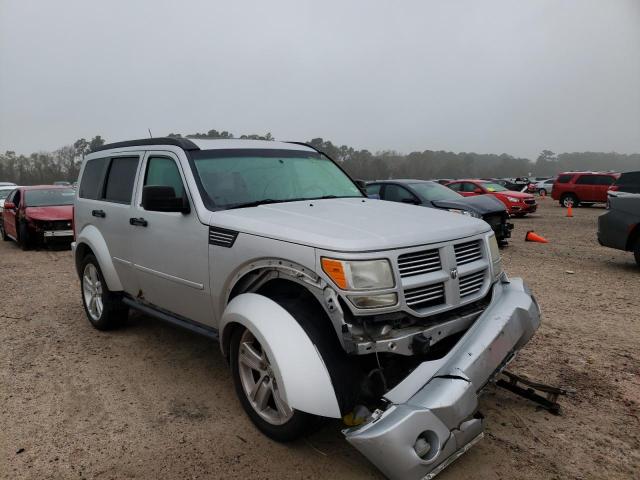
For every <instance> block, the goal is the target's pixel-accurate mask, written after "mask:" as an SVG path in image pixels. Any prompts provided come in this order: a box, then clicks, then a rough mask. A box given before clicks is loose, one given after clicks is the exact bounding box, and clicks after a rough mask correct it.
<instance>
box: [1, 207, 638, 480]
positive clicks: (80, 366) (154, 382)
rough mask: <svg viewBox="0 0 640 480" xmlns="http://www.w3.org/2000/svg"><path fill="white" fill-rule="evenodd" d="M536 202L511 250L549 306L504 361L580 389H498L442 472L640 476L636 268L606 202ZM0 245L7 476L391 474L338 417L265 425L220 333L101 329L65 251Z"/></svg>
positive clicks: (134, 322)
mask: <svg viewBox="0 0 640 480" xmlns="http://www.w3.org/2000/svg"><path fill="white" fill-rule="evenodd" d="M541 203H542V205H541V210H540V211H539V213H538V214H536V215H533V216H530V217H528V218H524V219H514V223H515V224H516V229H515V230H514V237H515V238H514V239H513V240H512V241H511V245H510V246H509V247H508V248H506V249H505V250H503V255H504V264H505V269H506V270H507V272H509V274H510V275H511V276H522V277H524V278H525V280H526V281H527V282H528V283H529V285H530V286H531V288H532V290H533V291H534V293H535V295H536V297H537V299H538V300H539V302H540V304H541V306H542V309H543V312H544V320H543V322H544V323H543V326H542V327H541V328H540V330H539V331H538V333H537V334H536V335H535V337H534V338H533V340H532V341H531V342H530V343H529V344H528V345H527V346H526V348H525V349H524V350H523V351H522V352H521V353H520V355H519V356H518V358H517V359H516V361H515V362H514V363H513V364H512V365H511V366H510V370H512V371H514V372H516V373H520V374H526V375H528V376H530V377H531V378H533V379H536V380H539V381H543V382H548V383H550V384H555V385H564V386H568V387H572V388H575V389H576V391H577V393H576V395H575V396H574V397H572V398H563V399H561V403H562V406H563V413H562V415H561V416H559V417H556V416H553V415H551V414H549V413H547V412H545V411H542V410H538V409H536V407H535V405H534V404H532V403H530V402H528V401H526V400H524V399H521V398H519V397H516V396H514V395H512V394H511V393H509V392H507V391H503V390H496V389H495V388H494V387H489V388H488V389H487V392H486V394H485V395H484V396H483V397H482V399H481V411H482V412H483V413H484V414H485V416H486V438H485V440H484V441H482V442H480V443H479V444H478V445H477V446H475V447H474V448H473V449H471V450H470V451H469V452H468V453H467V454H466V455H464V456H463V457H462V458H460V460H458V461H457V462H456V463H455V464H453V465H452V466H451V467H449V468H448V469H447V470H446V471H445V472H443V473H442V474H441V476H440V477H439V478H442V480H446V479H454V478H455V479H471V478H474V479H477V478H491V479H494V478H521V479H540V478H585V479H587V478H594V479H595V478H609V479H613V478H638V475H639V474H638V472H640V352H639V350H638V347H639V345H640V295H639V292H640V270H639V269H638V268H636V267H635V263H634V262H633V258H632V255H630V254H628V253H623V252H618V251H615V250H610V249H606V248H603V247H600V246H599V245H598V244H597V242H596V238H595V233H596V219H597V217H598V215H600V214H601V213H603V210H602V209H601V208H581V209H576V210H575V211H574V215H575V216H574V218H566V217H565V216H564V210H563V209H562V208H560V207H558V206H557V204H556V203H555V202H552V201H551V200H549V199H547V200H545V201H542V202H541ZM530 229H533V230H535V231H536V232H537V233H539V234H541V235H543V236H545V237H546V238H547V239H549V241H550V243H549V244H537V243H525V242H524V241H523V237H524V234H525V231H526V230H530ZM0 243H1V244H0V277H1V278H2V279H3V281H2V287H1V288H0V427H1V428H0V477H1V478H7V479H20V478H32V479H48V478H65V479H66V478H101V479H102V478H104V479H109V478H114V479H123V478H175V479H183V478H189V479H193V478H278V479H280V478H296V479H298V478H349V479H359V478H381V476H380V474H379V473H378V472H376V470H375V469H374V468H373V467H372V466H371V465H370V464H369V463H368V462H367V461H366V460H365V459H363V458H362V457H361V456H360V455H359V454H358V452H357V451H355V450H354V449H353V448H351V447H350V446H349V445H348V444H347V443H346V442H345V441H344V440H342V438H341V435H340V433H339V428H340V425H339V424H338V423H337V422H333V423H330V424H328V425H327V426H326V427H325V428H324V429H323V430H321V431H320V432H318V433H317V434H315V435H313V436H312V437H311V438H309V439H308V440H305V441H299V442H297V443H294V444H290V445H280V444H277V443H274V442H271V441H269V440H268V439H266V438H265V437H264V436H262V435H260V434H259V433H258V432H257V431H256V430H255V429H254V428H253V426H252V424H251V423H250V422H249V420H248V419H247V417H246V416H245V415H244V413H243V411H242V409H241V407H240V404H239V403H238V401H237V400H236V397H235V394H234V392H233V388H232V385H231V379H230V375H229V371H228V369H227V366H226V364H225V361H224V360H223V358H222V357H221V355H220V354H219V351H218V348H217V346H216V345H215V344H214V343H212V342H211V341H209V340H207V339H204V338H200V337H198V336H195V335H193V334H190V333H188V332H183V331H181V330H178V329H175V328H172V327H169V326H166V325H164V324H161V323H158V322H156V321H154V320H152V319H149V318H147V317H144V316H141V315H137V314H131V316H130V320H129V323H128V325H127V326H126V327H125V328H123V329H121V330H119V331H115V332H111V333H103V332H98V331H96V330H94V329H92V328H91V327H90V325H89V323H88V322H87V320H86V319H85V316H84V312H83V310H82V306H81V303H80V292H79V285H78V280H77V278H76V276H75V273H74V268H73V264H72V260H71V257H70V255H69V252H68V251H47V250H44V251H30V252H22V251H20V250H19V249H18V248H17V247H16V246H15V244H13V243H2V242H0Z"/></svg>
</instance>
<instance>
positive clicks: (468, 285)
mask: <svg viewBox="0 0 640 480" xmlns="http://www.w3.org/2000/svg"><path fill="white" fill-rule="evenodd" d="M485 274H486V270H481V271H479V272H475V273H470V274H469V275H465V276H463V277H460V296H461V297H467V296H469V295H473V294H475V293H478V292H479V291H480V290H482V286H483V285H484V282H485V276H486V275H485Z"/></svg>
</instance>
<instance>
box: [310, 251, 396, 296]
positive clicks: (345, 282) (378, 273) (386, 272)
mask: <svg viewBox="0 0 640 480" xmlns="http://www.w3.org/2000/svg"><path fill="white" fill-rule="evenodd" d="M322 270H323V271H324V273H326V274H327V275H328V276H329V278H331V280H333V281H334V283H335V284H336V285H337V286H338V287H340V288H341V289H342V290H374V289H382V288H393V287H394V285H395V281H394V279H393V272H392V271H391V265H390V264H389V260H386V259H384V260H336V259H333V258H322Z"/></svg>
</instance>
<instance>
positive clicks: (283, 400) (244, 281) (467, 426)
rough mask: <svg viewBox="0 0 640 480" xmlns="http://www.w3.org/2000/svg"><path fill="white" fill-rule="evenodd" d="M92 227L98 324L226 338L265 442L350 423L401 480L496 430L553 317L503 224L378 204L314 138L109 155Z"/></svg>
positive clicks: (97, 176) (88, 276) (439, 464)
mask: <svg viewBox="0 0 640 480" xmlns="http://www.w3.org/2000/svg"><path fill="white" fill-rule="evenodd" d="M75 229H76V242H75V243H74V245H73V249H74V257H75V262H76V265H77V270H78V274H79V276H80V279H81V286H82V299H83V302H84V307H85V310H86V313H87V317H88V318H89V321H90V322H91V323H92V324H93V326H95V327H96V328H98V329H108V328H112V327H114V326H116V325H118V324H120V323H121V322H122V321H123V320H125V319H126V313H127V310H128V309H129V308H134V309H137V310H140V311H142V312H144V313H146V314H148V315H151V316H153V317H156V318H158V319H160V320H164V321H167V322H170V323H173V324H175V325H179V326H182V327H185V328H187V329H190V330H192V331H194V332H197V333H200V334H204V335H207V336H209V337H211V338H215V339H217V340H219V342H220V347H221V349H222V354H223V355H224V356H225V357H227V358H228V359H229V363H230V366H231V370H232V376H233V380H234V383H235V388H236V391H237V393H238V396H239V398H240V402H241V403H242V406H243V407H244V409H245V410H246V412H247V414H248V415H249V417H250V418H251V420H252V421H253V422H254V423H255V425H256V426H257V427H258V428H259V429H260V430H261V431H262V432H264V433H265V434H267V435H268V436H270V437H271V438H274V439H276V440H280V441H286V440H291V439H294V438H297V437H299V436H300V435H303V434H304V433H306V432H308V431H309V430H310V429H312V428H314V426H316V425H317V424H318V421H319V419H321V418H323V417H332V418H341V417H344V416H348V418H349V419H350V422H351V428H348V429H345V430H344V434H345V436H346V438H347V440H348V441H349V442H350V443H351V444H352V445H354V446H355V447H356V448H357V449H358V450H360V451H361V452H362V453H363V454H364V455H366V456H367V457H368V458H369V459H370V460H371V462H373V463H374V464H375V465H376V466H377V467H378V468H380V469H381V470H382V471H383V472H384V473H385V474H386V475H387V476H389V477H391V478H422V477H424V476H425V475H430V474H431V475H433V474H435V473H436V472H438V471H440V470H441V469H442V468H444V467H445V466H446V465H448V464H449V463H450V462H451V461H452V460H453V459H455V458H457V456H459V454H460V453H462V452H464V451H466V449H467V448H469V446H470V445H472V444H473V443H474V442H475V441H476V440H477V439H479V438H480V437H481V435H482V420H481V416H480V415H478V414H477V397H478V394H479V392H480V390H481V389H482V388H483V387H484V386H485V385H486V384H487V382H488V381H490V380H491V379H492V378H493V377H494V376H495V375H496V374H497V373H498V372H499V371H500V370H501V369H502V368H504V365H505V364H506V362H508V361H509V360H510V359H511V358H512V357H513V355H514V354H515V353H516V352H517V351H518V349H520V348H521V347H522V346H523V345H524V344H525V343H526V342H527V341H528V340H529V339H530V337H531V336H532V335H533V333H534V332H535V330H536V329H537V328H538V326H539V323H540V311H539V309H538V306H537V304H536V302H535V300H534V299H533V297H532V296H531V294H530V292H529V290H528V289H527V288H526V286H525V285H524V284H523V282H522V280H521V279H509V278H508V277H507V276H506V274H505V273H503V272H502V268H501V261H500V255H499V253H498V247H497V244H496V240H495V237H494V234H493V232H492V231H491V228H490V227H489V225H487V224H486V223H485V222H483V221H481V220H477V219H473V218H469V217H466V216H463V215H455V214H452V213H448V212H444V211H440V210H434V209H428V208H420V207H416V206H412V205H403V204H400V203H395V202H383V201H377V200H369V199H367V198H366V196H365V195H364V194H363V193H362V191H361V190H360V188H359V186H358V185H357V184H356V183H355V182H354V181H353V180H351V179H350V178H349V176H348V175H347V174H346V173H345V172H344V171H343V170H342V169H341V168H340V166H339V165H338V164H336V163H334V162H333V161H332V160H331V159H329V158H327V157H326V156H325V155H323V154H322V153H320V152H318V151H316V150H314V149H313V148H311V147H309V146H306V145H303V144H296V143H281V142H269V141H252V140H188V139H175V138H155V139H145V140H136V141H129V142H121V143H115V144H110V145H104V146H103V147H100V148H99V149H98V150H97V151H94V152H93V153H91V154H90V155H88V156H87V157H86V159H85V161H84V162H83V165H82V170H81V172H80V179H79V187H78V192H77V199H76V202H75ZM354 412H355V413H354ZM348 414H352V415H348Z"/></svg>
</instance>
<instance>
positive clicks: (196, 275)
mask: <svg viewBox="0 0 640 480" xmlns="http://www.w3.org/2000/svg"><path fill="white" fill-rule="evenodd" d="M142 171H143V172H144V173H143V175H142V176H141V182H139V184H140V185H141V186H142V188H139V189H138V194H137V197H136V202H135V205H134V208H133V210H132V217H131V220H130V225H129V229H130V232H131V237H130V238H131V240H132V244H133V263H134V268H135V271H136V275H137V278H138V283H139V285H140V291H139V292H138V295H137V296H138V297H139V298H140V299H141V300H143V301H144V302H146V303H149V304H151V305H153V306H155V307H159V308H160V309H162V310H166V311H168V312H171V313H173V314H177V315H179V316H181V317H184V318H186V319H188V320H193V321H196V322H199V323H204V324H209V325H211V324H212V323H213V317H212V306H211V305H212V304H211V298H210V290H209V227H208V226H207V225H204V224H202V223H201V222H200V220H199V218H198V215H197V214H196V212H195V210H194V209H193V202H192V198H193V197H192V195H190V192H189V191H187V190H185V185H186V182H185V181H184V178H185V177H184V172H183V170H182V167H181V165H180V162H179V160H178V158H177V157H176V156H175V155H174V154H172V153H168V152H148V153H147V154H146V155H145V159H144V163H143V170H142ZM146 185H156V186H169V187H173V189H174V191H175V193H176V196H181V195H183V193H186V195H187V198H188V199H189V201H190V204H191V205H192V209H191V212H190V213H188V214H183V213H177V212H151V211H147V210H145V209H144V208H143V207H142V189H143V188H144V186H146Z"/></svg>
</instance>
